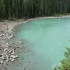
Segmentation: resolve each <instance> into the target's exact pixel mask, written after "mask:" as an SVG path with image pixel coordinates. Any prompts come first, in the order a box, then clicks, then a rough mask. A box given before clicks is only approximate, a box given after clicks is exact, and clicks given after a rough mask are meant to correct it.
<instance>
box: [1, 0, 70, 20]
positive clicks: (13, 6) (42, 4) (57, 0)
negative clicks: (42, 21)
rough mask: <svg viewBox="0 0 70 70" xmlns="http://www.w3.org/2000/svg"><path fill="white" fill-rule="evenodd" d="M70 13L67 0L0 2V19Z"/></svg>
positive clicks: (5, 0) (11, 0)
mask: <svg viewBox="0 0 70 70" xmlns="http://www.w3.org/2000/svg"><path fill="white" fill-rule="evenodd" d="M65 13H70V1H69V0H0V19H11V18H23V17H38V16H51V15H55V14H65Z"/></svg>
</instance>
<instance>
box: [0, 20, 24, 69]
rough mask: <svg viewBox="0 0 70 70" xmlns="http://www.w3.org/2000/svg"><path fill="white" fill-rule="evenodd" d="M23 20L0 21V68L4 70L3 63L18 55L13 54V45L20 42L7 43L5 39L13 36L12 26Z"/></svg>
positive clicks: (12, 59)
mask: <svg viewBox="0 0 70 70" xmlns="http://www.w3.org/2000/svg"><path fill="white" fill-rule="evenodd" d="M23 22H24V20H17V21H9V20H6V21H2V22H0V70H4V69H3V65H5V64H6V63H7V62H9V61H14V60H15V59H16V58H18V55H16V54H15V49H16V48H17V47H13V46H14V45H15V44H19V43H21V41H17V42H12V43H8V42H7V40H9V39H11V38H13V37H14V34H15V32H14V28H15V27H16V26H17V25H19V24H21V23H23Z"/></svg>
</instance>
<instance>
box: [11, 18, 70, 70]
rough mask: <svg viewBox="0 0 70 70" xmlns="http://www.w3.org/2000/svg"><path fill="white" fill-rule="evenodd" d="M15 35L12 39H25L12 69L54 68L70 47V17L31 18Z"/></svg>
mask: <svg viewBox="0 0 70 70" xmlns="http://www.w3.org/2000/svg"><path fill="white" fill-rule="evenodd" d="M15 35H16V37H15V38H14V39H12V40H13V41H19V40H23V47H24V48H22V49H23V51H22V52H20V53H19V54H18V55H19V57H18V62H17V63H15V62H14V63H13V66H12V67H10V70H53V69H54V67H55V66H56V65H60V64H61V63H60V60H61V59H63V58H64V52H65V51H66V48H65V47H70V17H62V18H40V19H34V20H30V21H28V22H26V23H24V24H21V25H19V26H17V27H16V34H15Z"/></svg>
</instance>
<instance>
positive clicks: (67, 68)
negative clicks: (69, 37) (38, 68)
mask: <svg viewBox="0 0 70 70" xmlns="http://www.w3.org/2000/svg"><path fill="white" fill-rule="evenodd" d="M66 49H67V52H65V54H64V55H65V59H63V60H61V66H59V67H57V68H56V67H55V68H54V70H70V48H66Z"/></svg>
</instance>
